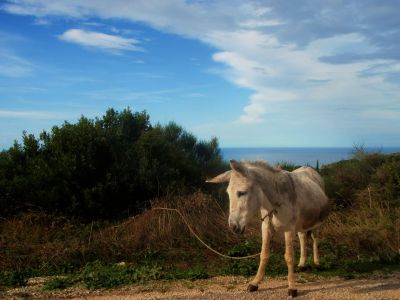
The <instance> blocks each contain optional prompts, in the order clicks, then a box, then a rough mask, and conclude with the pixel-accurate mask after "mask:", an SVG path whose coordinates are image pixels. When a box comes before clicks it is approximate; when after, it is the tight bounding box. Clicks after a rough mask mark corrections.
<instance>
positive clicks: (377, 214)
mask: <svg viewBox="0 0 400 300" xmlns="http://www.w3.org/2000/svg"><path fill="white" fill-rule="evenodd" d="M369 194H370V193H367V192H366V191H364V192H362V193H360V194H359V195H358V197H359V201H358V203H360V204H359V205H358V206H354V207H352V208H348V209H346V210H343V211H336V212H333V213H332V214H331V215H330V217H329V218H328V220H327V221H326V222H325V223H324V225H323V226H322V227H321V230H320V237H321V239H322V240H323V241H325V242H326V243H329V244H331V245H333V247H336V246H338V245H344V246H346V247H347V248H348V249H349V253H348V254H353V255H355V256H356V255H358V254H359V253H367V254H368V253H369V254H371V255H373V256H376V257H379V258H385V257H387V258H390V257H394V256H395V255H397V254H399V249H400V208H387V207H385V206H383V205H382V204H381V203H379V202H378V201H376V199H378V198H377V195H374V194H372V199H373V200H374V199H375V202H374V201H370V200H369V199H371V198H370V197H369ZM374 197H376V198H374ZM152 206H153V207H169V208H179V209H180V211H181V212H182V214H183V215H184V216H185V218H186V219H187V220H188V222H190V224H191V225H192V227H193V228H194V230H195V231H196V232H197V233H198V235H199V236H200V237H201V238H202V239H203V240H204V241H205V242H206V243H208V244H209V245H211V246H212V247H214V248H215V249H216V250H218V251H220V252H223V253H227V252H228V250H229V249H232V247H233V246H234V245H236V244H239V243H241V242H243V240H244V239H247V240H249V241H251V242H253V243H254V244H256V245H258V244H259V242H260V233H259V228H258V226H254V227H252V228H250V230H249V231H248V233H247V234H246V236H244V237H243V236H236V235H235V234H233V233H231V232H230V230H229V228H228V226H227V218H228V216H227V215H226V213H225V212H224V211H223V210H222V209H221V208H220V207H219V205H218V203H217V202H216V201H215V200H214V199H213V198H212V197H211V196H208V195H205V194H203V193H200V192H199V193H195V194H193V195H190V196H185V197H175V198H173V199H170V198H169V199H167V198H164V199H158V200H156V201H154V202H153V203H152ZM0 235H1V236H3V239H1V240H0V241H1V245H0V271H1V270H10V269H15V268H23V267H32V268H36V269H39V270H47V269H60V268H66V269H68V268H73V267H74V266H75V267H79V266H82V265H84V264H85V263H87V262H89V261H93V260H101V261H106V262H120V261H125V262H140V261H141V260H143V259H146V255H149V254H152V253H153V254H154V253H158V254H160V255H162V256H163V257H164V259H166V260H168V261H173V262H175V263H177V262H181V261H182V262H183V263H190V262H191V261H196V263H205V264H207V263H208V262H210V261H212V260H213V259H215V258H216V256H215V254H213V253H212V252H210V251H209V250H207V249H206V248H204V247H203V246H202V245H201V244H200V243H199V242H198V241H197V240H196V239H195V238H194V237H193V236H192V235H191V233H190V232H189V230H188V228H187V226H186V225H185V224H184V222H183V220H182V219H181V217H180V216H179V215H178V214H177V213H176V212H173V211H158V210H157V211H156V210H147V211H145V212H144V213H143V214H140V215H138V216H136V217H134V218H131V219H128V220H125V221H122V222H119V223H114V224H110V223H92V224H86V225H82V224H75V223H73V222H71V221H69V220H67V219H65V218H60V217H54V216H48V215H45V214H43V213H30V214H24V215H21V216H17V217H14V218H11V219H8V220H3V221H2V222H1V223H0ZM281 244H282V238H281V235H279V234H277V235H276V236H275V242H274V243H273V247H274V248H275V249H276V250H277V253H283V252H282V251H283V250H282V249H281V248H282V245H281ZM278 251H280V252H278ZM150 259H151V257H150Z"/></svg>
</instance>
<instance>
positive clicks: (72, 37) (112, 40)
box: [59, 29, 141, 53]
mask: <svg viewBox="0 0 400 300" xmlns="http://www.w3.org/2000/svg"><path fill="white" fill-rule="evenodd" d="M59 38H60V39H61V40H63V41H66V42H70V43H75V44H78V45H81V46H85V47H92V48H99V49H102V50H105V51H109V52H112V53H120V52H121V51H140V50H141V48H140V47H138V46H137V44H138V43H139V41H138V40H136V39H132V38H124V37H122V36H118V35H110V34H105V33H102V32H95V31H86V30H82V29H69V30H67V31H65V32H64V33H63V34H62V35H60V36H59Z"/></svg>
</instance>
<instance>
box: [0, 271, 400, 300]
mask: <svg viewBox="0 0 400 300" xmlns="http://www.w3.org/2000/svg"><path fill="white" fill-rule="evenodd" d="M48 279H49V278H43V277H42V278H33V279H31V280H30V281H29V282H28V285H27V286H26V287H23V288H17V289H12V290H9V291H7V292H5V293H3V294H0V297H3V298H4V299H93V300H94V299H96V300H104V299H234V300H241V299H287V298H288V296H287V293H288V291H287V281H286V279H285V278H283V277H282V278H268V279H267V280H265V281H264V282H263V283H262V284H260V286H259V290H258V291H256V292H253V293H250V292H247V291H246V287H247V284H248V282H249V280H250V279H249V278H245V277H240V276H224V277H222V276H221V277H214V278H211V279H207V280H196V281H185V280H181V281H157V282H151V283H146V284H143V285H132V286H125V287H122V288H119V289H112V290H87V289H85V288H84V287H79V286H74V287H72V288H68V289H65V290H58V291H49V292H45V291H43V289H42V287H43V284H44V283H45V282H46V281H47V280H48ZM297 282H298V286H297V288H298V299H332V300H333V299H335V300H337V299H380V300H381V299H382V300H383V299H385V300H389V299H390V300H392V299H393V300H394V299H397V300H398V299H400V273H393V274H388V275H382V274H380V275H371V276H368V278H363V279H351V280H345V279H341V278H337V277H334V278H317V277H311V276H309V275H307V276H306V275H302V274H298V275H297Z"/></svg>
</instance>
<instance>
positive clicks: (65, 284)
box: [43, 277, 74, 291]
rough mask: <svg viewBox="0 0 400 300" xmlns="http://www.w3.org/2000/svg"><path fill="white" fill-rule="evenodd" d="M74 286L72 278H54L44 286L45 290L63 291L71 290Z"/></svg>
mask: <svg viewBox="0 0 400 300" xmlns="http://www.w3.org/2000/svg"><path fill="white" fill-rule="evenodd" d="M73 284H74V280H73V279H72V277H54V278H51V279H50V280H49V281H47V282H46V283H45V285H44V286H43V290H45V291H52V290H63V289H66V288H69V287H70V286H72V285H73Z"/></svg>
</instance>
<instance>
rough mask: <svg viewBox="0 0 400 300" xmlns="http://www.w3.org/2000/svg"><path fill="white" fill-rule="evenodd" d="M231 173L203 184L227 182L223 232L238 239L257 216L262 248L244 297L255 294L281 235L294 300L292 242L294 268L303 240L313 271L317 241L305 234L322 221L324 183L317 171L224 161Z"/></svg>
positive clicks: (304, 255)
mask: <svg viewBox="0 0 400 300" xmlns="http://www.w3.org/2000/svg"><path fill="white" fill-rule="evenodd" d="M230 165H231V168H232V170H229V171H227V172H225V173H223V174H220V175H218V176H216V177H214V178H212V179H209V180H207V182H214V183H220V182H229V186H228V188H227V192H228V194H229V202H230V204H229V226H230V228H231V229H232V230H233V231H234V232H236V233H243V232H244V230H245V227H246V225H247V224H248V223H249V221H250V219H251V218H252V217H254V216H261V222H262V226H261V228H262V247H261V255H260V265H259V267H258V272H257V275H256V277H255V278H254V279H253V280H252V281H251V282H250V284H249V286H248V288H247V289H248V290H249V291H250V292H253V291H256V290H258V284H259V283H260V282H261V281H262V280H263V279H264V275H265V268H266V266H267V263H268V258H269V245H270V240H271V236H272V233H273V231H274V229H275V230H279V231H283V232H284V233H285V261H286V264H287V267H288V282H289V290H288V293H289V296H291V297H296V296H297V289H296V286H295V280H294V256H293V238H294V235H295V233H296V232H297V233H298V236H299V239H300V248H301V249H300V250H301V253H300V262H299V265H298V266H299V267H300V268H301V267H304V265H305V262H306V258H307V253H306V249H307V245H306V243H307V235H308V234H309V233H311V237H312V239H313V250H314V263H315V265H317V266H318V265H319V257H318V244H317V238H316V236H315V234H314V233H312V232H311V231H312V230H313V229H315V228H316V227H317V226H318V225H319V224H320V223H321V222H322V221H323V220H324V219H325V218H326V217H327V215H328V212H329V205H328V198H327V196H326V195H325V192H324V183H323V180H322V178H321V176H320V175H319V174H318V172H317V171H315V170H314V169H312V168H310V167H301V168H298V169H296V170H294V171H293V172H287V171H283V170H281V169H279V168H274V167H271V166H270V165H268V164H266V163H264V162H237V161H234V160H231V161H230Z"/></svg>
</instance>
